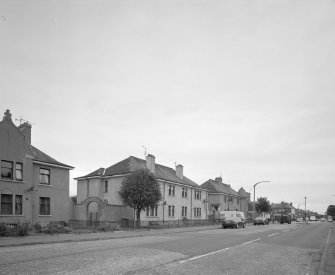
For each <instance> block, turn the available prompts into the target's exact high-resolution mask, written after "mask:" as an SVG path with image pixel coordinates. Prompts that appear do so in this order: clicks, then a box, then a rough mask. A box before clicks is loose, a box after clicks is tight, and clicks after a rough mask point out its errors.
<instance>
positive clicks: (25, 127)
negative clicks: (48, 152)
mask: <svg viewBox="0 0 335 275" xmlns="http://www.w3.org/2000/svg"><path fill="white" fill-rule="evenodd" d="M19 130H20V132H21V133H22V134H24V136H25V137H26V139H27V141H28V143H29V144H30V145H31V125H30V124H29V123H27V122H25V123H23V124H21V125H20V126H19Z"/></svg>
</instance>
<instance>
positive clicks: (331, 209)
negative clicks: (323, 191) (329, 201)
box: [327, 205, 335, 217]
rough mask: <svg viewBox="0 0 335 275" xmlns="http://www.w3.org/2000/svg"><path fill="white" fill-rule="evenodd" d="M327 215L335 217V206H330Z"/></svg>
mask: <svg viewBox="0 0 335 275" xmlns="http://www.w3.org/2000/svg"><path fill="white" fill-rule="evenodd" d="M327 215H328V216H332V217H335V205H329V206H328V208H327Z"/></svg>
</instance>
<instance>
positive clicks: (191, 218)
mask: <svg viewBox="0 0 335 275" xmlns="http://www.w3.org/2000/svg"><path fill="white" fill-rule="evenodd" d="M190 191H191V192H190V193H191V207H190V208H191V209H190V210H191V215H190V220H192V211H193V209H192V206H193V204H192V199H193V192H192V188H191V190H190ZM194 192H195V190H194Z"/></svg>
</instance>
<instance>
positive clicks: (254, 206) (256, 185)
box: [254, 180, 270, 212]
mask: <svg viewBox="0 0 335 275" xmlns="http://www.w3.org/2000/svg"><path fill="white" fill-rule="evenodd" d="M262 182H270V181H269V180H262V181H259V182H256V183H255V184H254V212H255V211H256V200H255V198H256V196H255V193H256V192H255V190H256V186H257V185H258V184H260V183H262Z"/></svg>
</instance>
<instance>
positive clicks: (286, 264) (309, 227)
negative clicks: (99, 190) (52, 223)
mask: <svg viewBox="0 0 335 275" xmlns="http://www.w3.org/2000/svg"><path fill="white" fill-rule="evenodd" d="M334 227H335V226H334V223H327V222H326V223H321V222H319V223H310V224H291V225H287V224H285V225H280V224H270V225H265V226H263V225H259V226H253V225H252V226H248V227H247V228H244V229H243V228H240V229H220V228H218V229H214V230H205V231H196V232H184V233H173V234H164V235H155V236H146V237H136V238H127V239H112V240H103V241H90V242H77V243H59V244H44V245H27V246H18V247H3V248H0V274H257V275H258V274H285V275H286V274H292V275H293V274H318V271H320V270H319V267H320V266H321V267H322V265H323V266H324V265H325V263H327V259H326V258H325V257H323V256H322V251H323V250H324V248H325V247H326V244H327V242H328V243H329V240H331V238H333V236H334V235H335V229H334ZM320 263H321V265H320ZM326 266H328V267H327V268H326V270H325V273H319V274H335V270H333V267H332V265H331V264H330V265H326ZM334 268H335V267H334ZM321 271H322V272H323V271H324V270H323V267H322V270H321Z"/></svg>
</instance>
